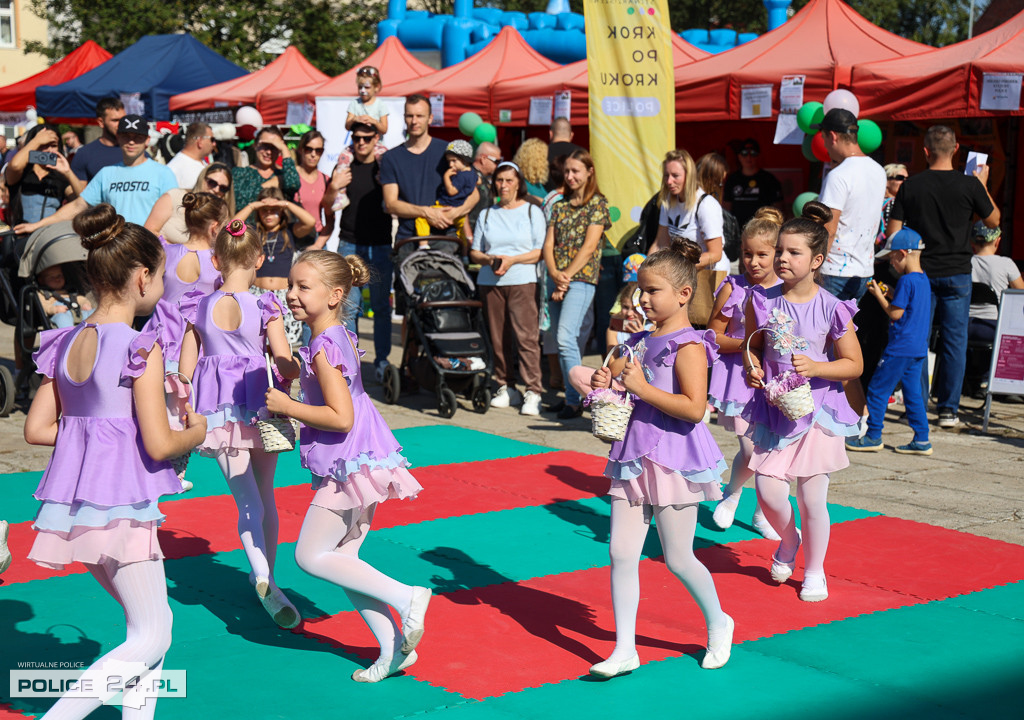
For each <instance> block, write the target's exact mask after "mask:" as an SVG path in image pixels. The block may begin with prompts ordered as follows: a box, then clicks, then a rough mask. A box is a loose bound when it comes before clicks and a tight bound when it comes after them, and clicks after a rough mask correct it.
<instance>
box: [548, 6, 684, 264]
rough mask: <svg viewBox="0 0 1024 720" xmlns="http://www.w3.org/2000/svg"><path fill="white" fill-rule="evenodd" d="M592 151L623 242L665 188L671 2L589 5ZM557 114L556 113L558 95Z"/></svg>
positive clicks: (671, 106) (616, 236) (613, 235)
mask: <svg viewBox="0 0 1024 720" xmlns="http://www.w3.org/2000/svg"><path fill="white" fill-rule="evenodd" d="M583 14H584V16H585V19H586V35H587V58H588V59H589V63H590V67H589V90H590V101H589V109H590V151H591V154H592V155H593V157H594V165H595V166H596V167H597V168H598V183H599V185H600V187H601V191H602V192H603V193H604V194H605V196H606V197H607V198H608V205H609V212H610V214H611V221H612V227H611V229H610V230H609V231H608V233H607V236H608V239H609V240H610V241H611V242H612V243H614V244H615V245H620V244H621V243H622V240H623V237H624V236H625V234H626V233H627V232H628V231H630V230H632V229H633V228H634V227H636V225H637V223H638V222H639V220H640V212H641V210H642V209H643V206H644V205H645V204H646V203H647V201H648V200H649V199H650V198H651V196H652V195H653V194H654V193H655V192H657V190H658V187H659V185H660V183H661V161H662V159H663V158H664V157H665V153H666V152H667V151H669V150H671V149H672V148H674V147H675V146H676V144H675V121H676V108H675V78H674V74H673V66H672V29H671V27H670V26H669V16H668V4H667V3H666V0H584V2H583ZM555 115H556V116H558V115H559V108H558V101H557V98H556V108H555Z"/></svg>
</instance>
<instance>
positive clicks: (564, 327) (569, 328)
mask: <svg viewBox="0 0 1024 720" xmlns="http://www.w3.org/2000/svg"><path fill="white" fill-rule="evenodd" d="M596 289H597V286H596V285H592V284H590V283H588V282H581V281H579V280H575V281H573V282H571V283H569V290H568V292H566V294H565V299H564V300H562V301H561V302H548V312H549V313H550V314H551V329H552V330H554V331H555V340H556V341H557V342H558V364H559V365H561V367H562V377H563V378H565V404H566V405H572V406H574V407H576V406H578V405H579V404H580V402H581V399H580V394H579V393H578V392H576V388H574V387H573V386H572V383H570V382H569V371H570V370H571V369H573V368H574V367H576V366H577V365H579V364H581V363H582V362H583V357H582V356H581V355H580V342H579V335H580V327H581V326H582V325H583V318H584V317H585V316H586V314H587V312H588V311H589V310H590V305H591V304H592V303H593V302H594V293H595V291H596ZM554 291H555V283H554V282H553V281H552V280H550V279H549V280H548V293H549V294H550V293H552V292H554Z"/></svg>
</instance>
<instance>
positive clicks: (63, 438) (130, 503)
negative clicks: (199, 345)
mask: <svg viewBox="0 0 1024 720" xmlns="http://www.w3.org/2000/svg"><path fill="white" fill-rule="evenodd" d="M85 328H93V329H95V330H96V335H97V347H96V361H95V363H94V365H93V370H92V373H91V374H90V375H89V377H88V378H87V379H86V380H85V381H84V382H75V381H74V380H72V379H71V378H70V377H69V376H68V372H67V354H68V350H69V349H70V347H71V345H72V343H73V342H74V340H75V338H76V337H78V334H79V333H80V332H81V331H82V330H84V329H85ZM157 342H158V340H157V335H156V333H155V332H152V331H150V332H142V333H140V332H138V331H136V330H133V329H131V328H130V327H128V326H127V325H125V324H123V323H107V324H103V325H93V324H92V323H83V324H81V325H78V326H76V327H72V328H64V329H60V330H48V331H46V332H43V333H42V334H41V335H40V339H39V350H38V351H37V352H36V353H35V354H34V355H33V359H34V360H35V363H36V368H37V372H39V373H40V374H42V375H45V376H46V377H49V378H53V380H54V383H55V385H56V387H55V390H56V392H57V397H58V398H59V399H60V407H61V416H60V421H59V425H58V429H57V443H56V446H55V447H54V449H53V455H52V456H51V457H50V462H49V463H47V465H46V471H45V472H44V473H43V478H42V480H41V481H40V483H39V487H38V488H36V491H35V497H36V498H37V499H39V500H42V506H41V507H40V508H39V512H38V514H37V515H36V519H35V522H34V523H33V528H34V529H35V530H36V531H37V532H38V535H36V540H35V543H33V545H32V550H31V551H30V552H29V559H31V560H33V561H34V562H36V563H38V564H40V565H42V566H44V567H49V568H54V569H56V570H61V569H63V568H64V566H65V565H67V564H69V563H72V562H76V561H77V562H83V563H90V564H97V563H101V562H104V561H113V562H116V563H118V564H119V565H126V564H128V563H133V562H140V561H143V560H160V559H162V558H163V553H162V552H161V551H160V544H159V542H158V541H157V535H156V530H157V526H158V525H160V523H161V522H163V519H164V516H163V514H162V513H161V512H160V509H159V508H158V507H157V499H158V498H159V497H160V496H161V495H173V494H176V493H180V492H181V483H180V482H179V481H178V476H177V475H176V474H175V473H174V470H173V469H172V467H171V464H170V463H169V462H157V461H155V460H153V459H152V458H151V457H150V456H149V455H148V454H147V453H146V449H145V447H143V444H142V434H141V432H140V430H139V423H138V418H137V417H136V414H135V403H134V398H133V396H132V385H133V383H134V381H135V378H137V377H139V376H140V375H142V373H143V372H144V371H145V369H146V359H145V357H144V354H146V353H148V352H150V351H151V350H152V349H153V346H154V345H156V344H157ZM111 469H116V472H115V473H114V474H111Z"/></svg>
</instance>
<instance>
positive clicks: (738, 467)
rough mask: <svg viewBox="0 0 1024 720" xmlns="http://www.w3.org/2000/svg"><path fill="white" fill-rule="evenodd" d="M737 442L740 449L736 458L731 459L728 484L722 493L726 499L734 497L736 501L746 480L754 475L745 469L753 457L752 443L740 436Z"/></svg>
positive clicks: (751, 471) (747, 468)
mask: <svg viewBox="0 0 1024 720" xmlns="http://www.w3.org/2000/svg"><path fill="white" fill-rule="evenodd" d="M739 441H740V449H739V452H737V453H736V457H734V458H733V459H732V471H731V474H730V475H729V484H728V485H726V486H725V491H724V493H723V494H724V495H725V496H726V497H727V498H729V497H733V496H736V499H737V500H739V497H738V494H739V492H740V491H741V490H742V489H743V486H744V485H745V484H746V482H747V480H749V479H750V478H751V476H752V475H753V474H754V471H753V470H751V469H750V468H749V467H747V465H748V464H749V463H750V458H751V457H753V455H754V441H753V440H751V439H750V438H747V437H743V436H742V435H741V436H739Z"/></svg>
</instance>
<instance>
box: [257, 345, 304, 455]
mask: <svg viewBox="0 0 1024 720" xmlns="http://www.w3.org/2000/svg"><path fill="white" fill-rule="evenodd" d="M265 357H266V360H267V382H268V383H269V385H270V387H274V372H273V370H272V369H271V366H270V363H271V360H270V354H269V353H266V355H265ZM256 428H257V429H258V430H259V431H260V442H262V443H263V450H264V451H265V452H268V453H281V452H290V451H291V450H294V449H295V424H294V421H293V420H292V419H291V418H289V417H284V416H283V415H270V416H268V417H267V418H266V419H263V420H257V421H256Z"/></svg>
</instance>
